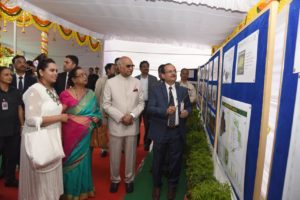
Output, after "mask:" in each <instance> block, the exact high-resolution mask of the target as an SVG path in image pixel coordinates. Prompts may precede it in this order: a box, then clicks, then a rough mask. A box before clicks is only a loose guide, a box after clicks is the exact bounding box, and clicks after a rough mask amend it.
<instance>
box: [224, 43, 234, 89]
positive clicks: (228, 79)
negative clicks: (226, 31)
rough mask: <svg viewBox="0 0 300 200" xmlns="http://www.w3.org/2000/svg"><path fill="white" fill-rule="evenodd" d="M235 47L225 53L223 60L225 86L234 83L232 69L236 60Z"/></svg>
mask: <svg viewBox="0 0 300 200" xmlns="http://www.w3.org/2000/svg"><path fill="white" fill-rule="evenodd" d="M234 49H235V48H234V46H233V47H231V48H230V49H229V50H227V51H226V52H225V53H224V59H223V76H222V81H223V84H226V83H232V77H233V76H232V69H233V60H234Z"/></svg>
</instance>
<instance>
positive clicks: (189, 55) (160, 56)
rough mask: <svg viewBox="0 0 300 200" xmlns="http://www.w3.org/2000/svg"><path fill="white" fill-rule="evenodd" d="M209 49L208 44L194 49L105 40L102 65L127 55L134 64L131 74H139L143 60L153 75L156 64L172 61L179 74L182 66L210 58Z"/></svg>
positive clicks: (185, 66) (193, 66) (198, 63)
mask: <svg viewBox="0 0 300 200" xmlns="http://www.w3.org/2000/svg"><path fill="white" fill-rule="evenodd" d="M210 51H211V49H210V47H209V46H202V49H196V48H187V47H180V46H174V45H173V46H172V45H166V44H151V43H142V42H130V41H120V40H107V41H105V45H104V59H103V66H105V64H107V63H110V62H114V60H115V58H117V57H121V56H128V57H130V58H131V59H132V61H133V63H134V64H135V69H134V72H133V76H135V75H138V74H140V70H139V64H140V62H141V61H143V60H147V61H148V62H149V63H150V74H152V75H154V76H157V75H158V73H157V68H158V66H159V65H161V64H166V63H172V64H173V65H174V66H175V67H176V69H177V72H178V74H179V72H180V70H181V69H182V68H197V67H198V66H199V65H201V64H204V63H205V62H206V60H208V59H209V58H210ZM177 80H179V76H177Z"/></svg>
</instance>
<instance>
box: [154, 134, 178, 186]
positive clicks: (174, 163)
mask: <svg viewBox="0 0 300 200" xmlns="http://www.w3.org/2000/svg"><path fill="white" fill-rule="evenodd" d="M164 134H167V135H168V136H167V139H166V140H164V141H163V142H155V141H154V143H153V163H152V178H153V185H154V187H161V186H162V176H163V168H164V164H165V158H166V155H167V153H168V156H169V177H168V187H169V188H176V187H177V185H178V182H179V176H180V171H181V165H182V155H183V148H184V140H183V138H182V137H181V136H180V134H179V128H175V129H167V132H166V133H164Z"/></svg>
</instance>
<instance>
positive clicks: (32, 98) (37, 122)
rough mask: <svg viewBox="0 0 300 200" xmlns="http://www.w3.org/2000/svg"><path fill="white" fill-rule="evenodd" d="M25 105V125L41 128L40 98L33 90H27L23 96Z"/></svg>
mask: <svg viewBox="0 0 300 200" xmlns="http://www.w3.org/2000/svg"><path fill="white" fill-rule="evenodd" d="M23 101H24V104H25V123H26V125H27V126H35V127H37V126H41V124H42V121H43V118H42V98H41V96H40V94H39V92H38V91H37V90H36V89H35V88H29V89H28V91H27V92H26V93H25V94H24V96H23Z"/></svg>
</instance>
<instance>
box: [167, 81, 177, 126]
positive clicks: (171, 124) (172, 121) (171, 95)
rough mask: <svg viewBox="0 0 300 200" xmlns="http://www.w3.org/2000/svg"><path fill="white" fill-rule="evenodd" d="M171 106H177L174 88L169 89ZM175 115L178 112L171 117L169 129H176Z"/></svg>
mask: <svg viewBox="0 0 300 200" xmlns="http://www.w3.org/2000/svg"><path fill="white" fill-rule="evenodd" d="M169 106H175V102H174V96H173V93H172V87H169ZM175 114H176V112H174V113H173V114H170V115H169V119H168V120H169V127H174V126H175Z"/></svg>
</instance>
